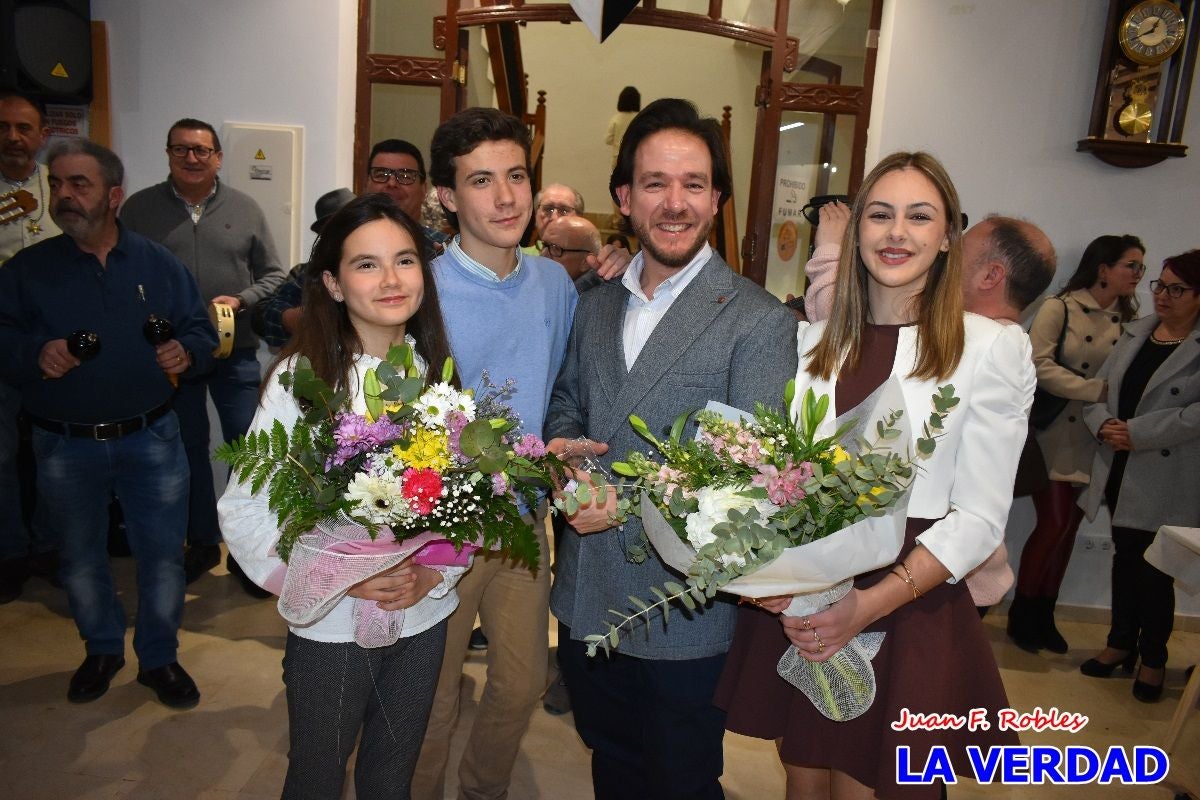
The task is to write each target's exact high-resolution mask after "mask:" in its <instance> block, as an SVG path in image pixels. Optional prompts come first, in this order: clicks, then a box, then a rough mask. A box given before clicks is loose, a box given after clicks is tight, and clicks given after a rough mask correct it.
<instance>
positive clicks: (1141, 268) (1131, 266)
mask: <svg viewBox="0 0 1200 800" xmlns="http://www.w3.org/2000/svg"><path fill="white" fill-rule="evenodd" d="M1117 266H1118V267H1125V268H1126V269H1128V270H1130V271H1131V272H1133V274H1134V275H1136V276H1138V277H1139V278H1140V277H1142V275H1144V274H1146V265H1145V264H1143V263H1142V262H1141V261H1133V260H1130V261H1121V262H1120V263H1118V264H1117Z"/></svg>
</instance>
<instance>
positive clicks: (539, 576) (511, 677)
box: [412, 503, 550, 800]
mask: <svg viewBox="0 0 1200 800" xmlns="http://www.w3.org/2000/svg"><path fill="white" fill-rule="evenodd" d="M545 516H546V507H545V504H544V503H543V504H542V506H541V507H540V508H539V509H538V513H537V515H536V519H535V520H534V521H533V522H534V530H535V532H536V533H537V537H538V547H539V548H540V550H541V553H540V557H539V565H538V570H537V573H536V575H535V574H533V573H531V572H530V571H529V570H528V569H527V568H525V567H518V566H514V565H513V562H512V561H510V560H508V559H504V558H501V557H499V556H498V555H497V554H495V553H491V554H488V555H486V556H480V555H479V554H476V556H475V562H474V564H473V565H472V567H471V569H470V570H469V571H468V572H467V573H466V574H465V575H463V577H462V579H461V580H460V581H459V582H458V587H457V589H458V608H457V609H456V610H455V612H454V613H453V614H451V615H450V619H449V626H448V628H447V630H446V655H445V658H444V659H443V660H442V671H441V675H440V676H439V678H438V687H437V691H436V693H435V694H434V699H433V710H432V711H431V712H430V715H429V727H428V728H427V729H426V731H425V741H424V743H423V744H422V745H421V755H420V757H419V758H418V760H417V770H416V773H415V774H414V775H413V784H412V796H413V798H414V800H443V797H444V794H445V785H446V767H447V762H448V761H449V757H450V738H451V736H453V734H454V728H455V726H456V724H457V722H458V711H459V701H460V696H461V688H462V668H463V661H464V659H465V658H466V654H467V640H468V639H470V637H471V630H472V628H473V627H474V626H475V615H476V614H477V613H478V615H479V618H480V622H481V624H482V625H483V630H484V633H486V634H487V637H488V649H487V683H486V684H485V685H484V688H483V696H482V697H481V698H480V700H479V708H478V709H477V710H476V712H475V723H474V725H473V726H472V728H471V735H470V737H469V738H468V739H467V745H466V749H465V750H464V751H463V757H462V763H461V764H460V765H459V768H458V777H459V791H458V796H459V798H463V799H464V800H497V799H498V798H505V797H507V796H508V784H509V780H510V778H511V776H512V769H513V764H514V763H515V762H516V759H517V753H518V751H519V750H520V749H521V738H522V737H523V736H524V735H525V731H526V729H527V728H528V727H529V718H530V716H531V715H532V714H533V709H534V707H535V706H536V704H537V701H538V699H539V698H540V697H541V696H542V693H543V692H545V690H546V672H547V670H546V662H547V657H548V656H547V651H548V649H549V645H550V643H549V632H548V630H549V619H550V616H549V615H550V568H549V564H550V549H549V547H548V545H547V542H546V525H545ZM526 521H529V520H528V519H527V520H526Z"/></svg>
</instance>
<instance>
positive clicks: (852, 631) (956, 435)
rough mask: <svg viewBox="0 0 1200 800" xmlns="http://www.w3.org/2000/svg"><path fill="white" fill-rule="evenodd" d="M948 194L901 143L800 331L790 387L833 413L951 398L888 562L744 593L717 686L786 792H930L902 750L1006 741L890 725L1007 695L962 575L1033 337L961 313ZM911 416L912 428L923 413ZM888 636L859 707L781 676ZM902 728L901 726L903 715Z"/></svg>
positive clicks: (1016, 430) (1028, 392) (985, 541)
mask: <svg viewBox="0 0 1200 800" xmlns="http://www.w3.org/2000/svg"><path fill="white" fill-rule="evenodd" d="M961 238H962V228H961V212H960V209H959V203H958V196H957V193H956V191H955V189H954V186H953V184H952V183H951V182H950V179H949V177H948V176H947V175H946V172H945V170H944V168H943V167H942V166H941V164H940V163H938V161H937V160H936V159H934V158H933V157H932V156H930V155H928V154H926V153H895V154H893V155H891V156H888V157H887V158H885V159H884V160H883V161H882V162H880V164H879V165H878V166H876V167H875V169H874V170H873V171H872V172H871V174H870V175H869V176H867V179H866V180H865V181H864V183H863V186H862V188H861V189H860V190H859V192H858V195H857V197H856V198H855V201H854V205H853V207H852V209H851V219H850V225H849V227H848V228H847V231H846V234H845V237H844V239H843V243H842V254H841V260H840V262H839V264H838V275H837V286H836V290H835V300H834V306H833V311H832V314H831V317H830V319H829V320H828V322H827V323H826V322H818V323H814V324H813V325H811V326H808V327H807V328H802V330H801V332H800V341H799V355H800V369H799V372H798V374H797V378H796V379H797V387H796V388H797V392H798V394H801V395H802V394H803V392H804V390H805V389H806V388H808V387H812V388H813V390H814V391H815V392H817V394H830V395H832V396H833V401H834V406H835V407H836V410H837V413H839V414H841V413H844V412H846V411H848V410H850V409H852V408H854V407H855V406H857V405H858V404H859V403H860V402H862V401H863V400H864V399H865V398H866V397H868V396H869V395H870V394H871V393H872V392H873V391H874V390H875V389H876V388H877V387H878V386H879V385H880V384H881V383H883V382H884V381H885V380H886V379H888V377H889V376H891V375H895V376H896V377H897V378H898V379H899V380H900V381H901V385H902V388H903V391H904V397H905V402H906V405H907V406H908V411H909V413H910V414H911V415H912V417H913V418H914V420H918V421H919V420H923V419H924V418H926V417H927V416H928V414H929V412H930V411H931V410H932V406H931V400H930V398H931V396H932V394H933V393H934V392H935V391H936V390H937V387H939V386H944V385H946V384H952V385H953V386H954V390H955V394H956V395H957V396H958V397H959V398H960V403H959V406H958V407H957V408H955V409H954V411H953V412H952V413H951V414H950V415H949V417H948V418H947V420H946V427H945V431H944V434H943V435H942V436H941V438H940V439H939V441H938V445H937V450H936V452H935V453H934V454H933V456H932V457H930V458H928V459H926V460H924V462H923V464H922V469H921V471H920V472H919V473H918V477H917V478H916V482H915V484H914V486H913V490H912V496H911V501H910V505H909V520H908V525H907V530H906V536H905V545H904V547H903V548H902V550H901V552H900V553H899V554H898V555H897V557H896V561H895V563H893V564H891V565H888V566H885V567H883V568H881V569H878V570H875V571H874V572H871V573H868V574H865V575H860V576H858V577H857V578H856V579H855V588H854V589H853V590H852V591H851V592H850V593H849V594H848V595H847V596H846V597H845V598H844V599H842V600H840V601H839V602H837V603H835V604H833V605H832V606H831V607H829V608H828V609H826V610H825V611H822V612H821V613H818V614H813V615H811V616H808V617H787V616H782V615H779V614H778V613H776V612H779V611H781V610H782V609H783V608H784V607H786V606H787V604H788V603H789V602H790V600H791V598H790V597H782V598H773V599H768V600H765V601H763V605H764V606H765V607H766V608H765V609H760V608H755V607H752V606H743V608H742V609H741V610H740V612H739V618H738V627H737V632H736V634H735V637H734V643H733V647H732V649H731V651H730V653H729V657H728V660H727V662H726V667H725V674H724V675H723V676H722V680H721V685H720V688H719V690H718V693H717V698H716V701H717V704H718V705H720V706H721V707H723V708H725V709H726V710H727V715H728V716H727V722H726V727H727V728H728V729H729V730H733V731H736V732H739V733H743V734H746V735H750V736H757V737H760V738H767V739H774V740H776V743H777V745H778V747H779V753H780V758H781V759H782V761H783V766H784V769H785V772H786V774H787V796H788V797H789V798H831V797H832V798H867V797H881V798H889V797H904V798H925V797H929V798H936V797H939V796H940V795H941V794H942V791H943V787H942V786H941V785H938V784H926V785H917V786H911V785H910V786H903V787H900V786H897V785H896V754H897V747H899V746H902V745H907V746H910V747H911V763H913V764H916V765H924V764H925V763H926V757H927V755H928V754H929V752H930V750H931V748H932V746H934V745H942V746H945V747H946V752H947V753H948V754H949V755H950V757H951V758H952V760H953V764H954V768H955V771H956V772H957V773H958V774H963V775H970V774H972V773H971V771H970V767H969V764H968V762H967V761H966V749H965V748H966V746H967V745H971V744H974V745H979V746H981V747H984V748H986V747H988V746H990V745H998V744H1015V743H1016V736H1015V734H1013V733H1011V732H1002V731H999V730H998V729H997V726H996V725H995V724H994V722H995V719H994V716H993V717H992V718H991V720H990V722H991V723H992V724H991V725H990V728H989V730H986V731H985V730H976V731H973V732H972V731H968V730H966V729H959V730H953V729H947V730H942V731H933V732H925V731H921V732H914V731H909V730H903V729H902V730H896V729H895V728H894V727H893V726H892V723H894V722H899V721H900V720H901V719H902V718H903V713H902V709H911V710H913V711H929V712H938V713H946V714H960V715H964V716H965V715H967V714H968V713H969V712H970V710H971V709H972V708H986V709H996V708H1002V707H1004V706H1006V705H1007V698H1006V696H1005V693H1004V687H1003V685H1002V684H1001V681H1000V674H999V671H998V670H997V668H996V664H995V660H994V659H993V657H992V653H991V649H990V647H989V645H988V642H987V639H986V637H985V636H984V634H983V629H982V626H981V623H980V620H979V615H978V613H977V612H976V610H975V606H974V604H973V603H972V601H971V596H970V594H969V592H968V591H967V587H966V585H965V583H963V582H962V580H961V579H962V578H963V576H965V575H966V574H967V573H968V572H970V571H971V570H972V569H973V568H974V567H975V566H977V565H978V564H980V563H981V562H982V561H983V560H984V559H985V558H987V557H988V555H989V554H991V553H992V551H994V550H995V549H996V547H997V545H998V544H999V543H1000V541H1001V539H1002V538H1003V536H1004V526H1005V523H1006V521H1007V518H1008V510H1009V506H1010V505H1011V502H1012V487H1013V479H1014V476H1015V474H1016V467H1017V459H1018V456H1019V454H1020V451H1021V446H1022V444H1023V443H1024V440H1025V436H1026V424H1027V423H1026V415H1027V413H1028V409H1029V404H1030V402H1031V399H1032V395H1033V387H1034V382H1035V379H1034V373H1033V362H1032V359H1031V355H1030V348H1029V340H1028V338H1027V337H1026V336H1025V334H1024V333H1023V332H1022V331H1021V330H1020V329H1019V328H1018V327H1016V326H1004V325H1000V324H999V323H996V322H993V321H991V320H988V319H985V318H984V317H980V316H977V315H975V314H965V313H964V312H963V310H962V288H961V275H960V271H961V261H962V248H961ZM918 431H919V426H918ZM864 630H879V631H884V632H885V633H886V635H885V638H884V641H883V645H882V648H881V649H880V651H879V653H878V654H877V655H876V656H875V658H874V659H873V661H872V665H873V668H874V671H875V675H876V680H877V682H878V690H877V694H876V697H875V700H874V703H873V704H872V705H871V707H870V708H869V709H868V710H867V711H866V713H864V714H863V715H862V716H860V717H858V718H856V719H854V720H850V721H845V722H833V721H830V720H828V719H826V718H825V717H823V716H821V715H820V713H819V712H817V711H816V709H815V708H814V707H813V705H812V704H811V703H810V702H809V701H808V700H807V698H805V696H804V695H803V694H801V693H800V692H799V691H797V690H796V689H794V688H792V686H791V685H790V684H789V683H787V682H785V681H784V680H783V679H782V678H780V677H779V676H778V675H777V674H776V671H775V666H776V662H777V661H778V659H779V657H780V655H782V654H783V652H784V650H785V649H786V647H787V646H789V645H791V646H794V647H796V648H797V649H798V650H799V652H800V654H801V655H802V656H803V657H804V658H807V659H809V660H811V661H825V660H827V659H829V658H831V657H832V656H833V655H834V654H835V653H837V651H838V650H839V649H840V648H841V647H842V646H843V645H845V644H846V643H847V642H848V641H849V640H850V639H852V638H853V637H854V636H855V635H857V634H858V633H860V632H862V631H864ZM898 727H901V728H903V726H902V725H901V726H898Z"/></svg>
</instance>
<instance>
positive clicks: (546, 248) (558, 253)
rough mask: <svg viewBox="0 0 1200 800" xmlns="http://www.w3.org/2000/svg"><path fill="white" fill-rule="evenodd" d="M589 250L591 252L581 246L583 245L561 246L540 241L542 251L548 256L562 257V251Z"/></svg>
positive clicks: (577, 251)
mask: <svg viewBox="0 0 1200 800" xmlns="http://www.w3.org/2000/svg"><path fill="white" fill-rule="evenodd" d="M590 252H592V251H591V250H588V249H586V248H583V247H563V246H561V245H557V244H554V243H553V242H542V253H544V254H545V255H548V256H550V258H562V257H563V253H590Z"/></svg>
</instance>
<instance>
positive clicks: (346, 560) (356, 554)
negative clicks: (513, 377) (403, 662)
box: [279, 522, 480, 647]
mask: <svg viewBox="0 0 1200 800" xmlns="http://www.w3.org/2000/svg"><path fill="white" fill-rule="evenodd" d="M479 549H480V546H479V545H478V544H476V543H468V544H464V545H463V546H462V549H461V550H456V549H455V547H454V545H453V544H451V543H450V541H449V540H447V539H446V538H445V537H444V536H442V535H440V534H437V533H432V532H426V533H422V534H420V535H419V536H414V537H412V538H410V539H405V540H404V541H400V542H397V541H396V540H395V539H394V538H393V536H392V534H391V531H390V530H389V529H387V528H383V529H381V530H380V532H379V535H378V537H377V538H375V539H372V538H371V536H370V533H369V532H368V531H367V528H366V526H363V525H358V524H355V523H347V522H339V523H337V524H334V525H329V526H323V525H318V526H317V527H316V528H314V531H313V533H311V534H306V535H304V536H301V537H300V539H299V541H297V542H296V544H295V546H293V548H292V553H291V557H290V559H289V561H288V566H287V574H286V576H285V578H284V580H283V586H282V591H281V592H280V596H279V613H280V614H281V615H282V616H283V618H284V619H285V620H287V621H288V622H289V623H291V624H293V625H297V626H303V625H310V624H312V623H313V622H315V621H316V620H318V619H320V618H321V617H323V616H325V615H326V614H328V613H329V611H330V610H331V609H332V608H333V607H334V606H336V605H337V604H338V603H339V602H341V600H342V598H344V597H345V596H346V593H347V592H348V591H349V590H350V589H351V588H352V587H354V586H355V585H357V584H359V583H361V582H362V581H364V580H366V579H367V578H370V577H373V576H375V575H378V574H379V573H381V572H385V571H387V570H389V569H391V568H393V567H395V566H397V565H399V564H401V563H403V562H404V561H407V560H408V559H410V558H411V559H412V560H413V563H415V564H419V565H421V566H426V567H433V568H438V567H465V566H469V565H470V563H471V556H472V554H473V553H474V552H475V551H476V550H479ZM353 618H354V640H355V641H356V642H357V643H358V644H359V645H361V646H363V647H386V646H387V645H390V644H393V643H395V642H396V640H397V639H399V638H400V631H401V629H402V628H403V625H404V611H403V610H398V611H385V610H384V609H381V608H380V607H379V605H378V604H377V602H376V601H374V600H361V599H358V598H356V599H355V601H354V610H353Z"/></svg>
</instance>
